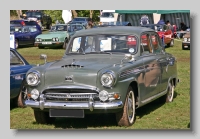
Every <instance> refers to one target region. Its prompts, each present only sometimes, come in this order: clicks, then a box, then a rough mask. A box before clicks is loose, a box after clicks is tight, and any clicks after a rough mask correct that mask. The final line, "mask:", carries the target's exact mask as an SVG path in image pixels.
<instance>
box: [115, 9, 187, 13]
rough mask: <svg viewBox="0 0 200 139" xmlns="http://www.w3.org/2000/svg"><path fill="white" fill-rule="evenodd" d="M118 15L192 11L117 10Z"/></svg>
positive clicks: (185, 11) (184, 11)
mask: <svg viewBox="0 0 200 139" xmlns="http://www.w3.org/2000/svg"><path fill="white" fill-rule="evenodd" d="M115 12H116V13H121V14H128V13H129V14H151V13H157V14H169V13H190V10H115Z"/></svg>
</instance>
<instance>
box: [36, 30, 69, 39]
mask: <svg viewBox="0 0 200 139" xmlns="http://www.w3.org/2000/svg"><path fill="white" fill-rule="evenodd" d="M65 34H66V31H59V32H49V33H45V34H41V35H39V36H37V38H45V39H52V37H62V36H63V35H65Z"/></svg>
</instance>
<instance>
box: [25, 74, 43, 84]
mask: <svg viewBox="0 0 200 139" xmlns="http://www.w3.org/2000/svg"><path fill="white" fill-rule="evenodd" d="M26 82H27V84H28V85H30V86H37V85H38V84H39V83H40V73H39V72H37V71H32V72H29V73H28V74H27V76H26Z"/></svg>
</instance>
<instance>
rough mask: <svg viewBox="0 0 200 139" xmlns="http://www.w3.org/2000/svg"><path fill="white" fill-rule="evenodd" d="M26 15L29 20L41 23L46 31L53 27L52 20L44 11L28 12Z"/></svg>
mask: <svg viewBox="0 0 200 139" xmlns="http://www.w3.org/2000/svg"><path fill="white" fill-rule="evenodd" d="M25 14H26V19H27V20H33V21H37V22H41V24H42V26H43V27H45V28H46V29H50V28H51V26H52V18H51V17H50V16H49V15H47V14H45V13H44V12H43V10H28V11H27V12H26V13H25ZM21 17H22V15H21Z"/></svg>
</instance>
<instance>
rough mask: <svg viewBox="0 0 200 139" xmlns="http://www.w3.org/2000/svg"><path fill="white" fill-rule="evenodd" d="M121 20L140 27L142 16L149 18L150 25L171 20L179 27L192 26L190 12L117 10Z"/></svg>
mask: <svg viewBox="0 0 200 139" xmlns="http://www.w3.org/2000/svg"><path fill="white" fill-rule="evenodd" d="M115 12H116V13H118V14H119V15H120V16H119V17H120V20H122V21H129V22H130V23H131V24H132V25H134V26H138V25H139V20H140V18H141V16H142V15H147V16H148V17H149V21H150V23H154V24H156V23H158V21H159V20H161V19H162V20H164V21H167V20H169V21H170V23H171V24H175V25H177V26H179V24H180V22H184V23H186V24H187V25H188V26H190V10H115Z"/></svg>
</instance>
